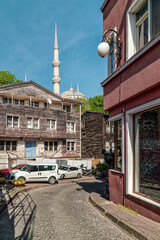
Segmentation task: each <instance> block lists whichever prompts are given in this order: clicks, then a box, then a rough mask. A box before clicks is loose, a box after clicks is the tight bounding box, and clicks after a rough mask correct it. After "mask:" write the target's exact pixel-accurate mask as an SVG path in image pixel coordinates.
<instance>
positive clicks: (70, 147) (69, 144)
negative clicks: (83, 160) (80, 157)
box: [67, 142, 75, 151]
mask: <svg viewBox="0 0 160 240" xmlns="http://www.w3.org/2000/svg"><path fill="white" fill-rule="evenodd" d="M67 151H75V142H67Z"/></svg>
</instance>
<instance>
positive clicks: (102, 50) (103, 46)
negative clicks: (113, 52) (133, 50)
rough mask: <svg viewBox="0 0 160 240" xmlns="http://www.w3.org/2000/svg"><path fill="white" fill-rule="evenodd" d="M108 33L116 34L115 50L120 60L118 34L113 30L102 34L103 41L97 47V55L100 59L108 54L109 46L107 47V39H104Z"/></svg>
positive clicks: (120, 45)
mask: <svg viewBox="0 0 160 240" xmlns="http://www.w3.org/2000/svg"><path fill="white" fill-rule="evenodd" d="M109 31H111V32H114V33H116V34H117V42H116V44H117V48H118V52H117V55H118V56H119V58H121V57H122V56H121V49H122V44H121V43H120V37H119V34H118V33H117V32H116V31H115V30H114V29H108V30H106V31H105V32H104V33H103V40H102V42H101V43H100V44H99V45H98V47H97V52H98V55H99V56H100V57H102V58H104V57H106V56H107V55H108V54H109V49H110V46H109V43H108V39H107V38H106V37H105V35H106V33H108V32H109Z"/></svg>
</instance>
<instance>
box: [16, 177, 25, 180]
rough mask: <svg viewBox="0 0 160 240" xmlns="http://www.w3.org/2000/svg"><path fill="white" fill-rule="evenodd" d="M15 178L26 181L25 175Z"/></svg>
mask: <svg viewBox="0 0 160 240" xmlns="http://www.w3.org/2000/svg"><path fill="white" fill-rule="evenodd" d="M17 180H23V181H26V179H25V177H19V178H17Z"/></svg>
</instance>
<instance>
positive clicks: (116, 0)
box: [103, 0, 134, 66]
mask: <svg viewBox="0 0 160 240" xmlns="http://www.w3.org/2000/svg"><path fill="white" fill-rule="evenodd" d="M133 2H134V0H121V1H120V0H109V1H108V2H107V4H106V5H105V7H104V9H103V31H105V30H106V29H114V28H115V27H116V28H117V32H118V33H119V35H120V37H121V42H123V48H122V59H121V61H120V64H119V66H121V65H122V64H123V63H124V62H125V59H126V47H125V46H126V42H125V41H126V27H125V26H126V11H127V10H128V8H129V7H130V6H131V4H132V3H133Z"/></svg>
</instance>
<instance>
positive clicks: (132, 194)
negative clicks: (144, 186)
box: [127, 193, 160, 207]
mask: <svg viewBox="0 0 160 240" xmlns="http://www.w3.org/2000/svg"><path fill="white" fill-rule="evenodd" d="M127 195H129V196H132V197H135V198H138V199H140V200H142V201H145V202H147V203H150V204H152V205H154V206H156V207H160V203H158V202H156V201H154V200H151V199H148V198H145V197H143V196H140V195H139V194H136V193H127Z"/></svg>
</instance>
